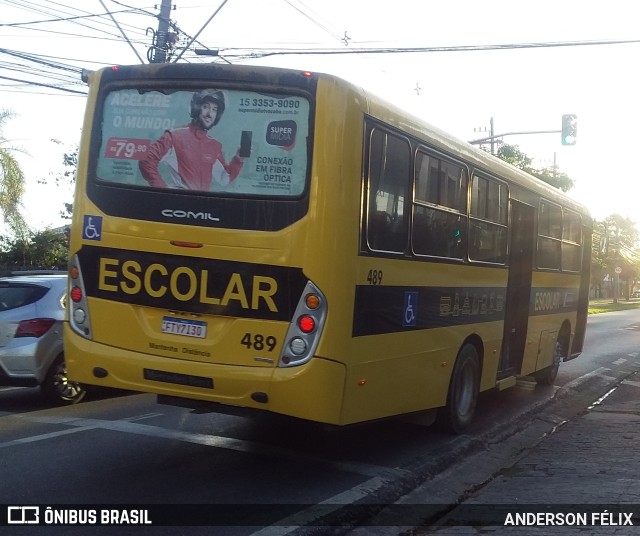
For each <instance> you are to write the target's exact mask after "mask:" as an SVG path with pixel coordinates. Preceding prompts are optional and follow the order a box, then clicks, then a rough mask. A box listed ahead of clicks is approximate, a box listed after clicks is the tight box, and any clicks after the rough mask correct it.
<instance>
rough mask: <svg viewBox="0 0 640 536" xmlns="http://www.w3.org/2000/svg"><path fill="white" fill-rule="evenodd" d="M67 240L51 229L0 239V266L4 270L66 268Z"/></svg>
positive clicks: (64, 234)
mask: <svg viewBox="0 0 640 536" xmlns="http://www.w3.org/2000/svg"><path fill="white" fill-rule="evenodd" d="M68 247H69V238H68V236H67V234H66V233H60V232H58V231H54V230H52V229H45V230H44V231H29V233H28V236H27V237H26V238H25V237H20V238H8V237H0V266H2V268H3V269H6V270H35V269H59V270H64V269H66V267H67V259H68Z"/></svg>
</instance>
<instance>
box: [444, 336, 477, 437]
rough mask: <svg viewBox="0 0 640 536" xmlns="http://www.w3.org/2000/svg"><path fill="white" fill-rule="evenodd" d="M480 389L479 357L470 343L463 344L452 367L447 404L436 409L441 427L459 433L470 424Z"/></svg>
mask: <svg viewBox="0 0 640 536" xmlns="http://www.w3.org/2000/svg"><path fill="white" fill-rule="evenodd" d="M479 390H480V358H479V357H478V351H477V350H476V348H475V346H473V345H472V344H465V345H464V346H463V347H462V349H461V350H460V353H459V354H458V357H457V359H456V364H455V366H454V368H453V374H452V376H451V383H450V385H449V393H448V395H447V405H446V406H445V407H444V408H441V409H440V410H438V421H439V424H440V426H441V428H444V429H445V430H446V431H448V432H453V433H455V434H461V433H462V432H464V430H465V429H466V428H467V426H469V424H471V421H472V419H473V415H474V413H475V410H476V404H477V401H478V392H479Z"/></svg>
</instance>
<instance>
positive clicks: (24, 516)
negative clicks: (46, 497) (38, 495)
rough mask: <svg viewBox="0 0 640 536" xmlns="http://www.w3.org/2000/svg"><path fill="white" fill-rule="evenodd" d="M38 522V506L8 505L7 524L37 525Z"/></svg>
mask: <svg viewBox="0 0 640 536" xmlns="http://www.w3.org/2000/svg"><path fill="white" fill-rule="evenodd" d="M39 523H40V507H39V506H8V507H7V524H9V525H38V524H39Z"/></svg>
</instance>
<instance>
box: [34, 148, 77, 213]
mask: <svg viewBox="0 0 640 536" xmlns="http://www.w3.org/2000/svg"><path fill="white" fill-rule="evenodd" d="M51 141H52V142H53V143H55V144H57V145H62V142H61V141H60V140H57V139H52V140H51ZM62 165H63V166H64V168H65V169H64V171H63V172H62V173H59V174H58V175H54V174H53V173H51V176H53V181H54V182H55V184H56V186H63V185H73V184H74V183H75V180H76V170H77V168H78V146H77V145H76V146H75V147H74V148H72V149H69V150H68V152H65V153H63V155H62ZM47 182H48V180H47V179H42V180H40V183H41V184H47ZM72 212H73V203H64V208H63V209H62V210H61V211H60V217H61V218H64V219H66V220H70V219H71V214H72Z"/></svg>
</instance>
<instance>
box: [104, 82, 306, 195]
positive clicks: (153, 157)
mask: <svg viewBox="0 0 640 536" xmlns="http://www.w3.org/2000/svg"><path fill="white" fill-rule="evenodd" d="M308 135H309V102H308V101H307V100H306V99H305V98H303V97H299V96H292V95H279V94H263V93H256V92H252V91H237V90H227V89H223V90H222V89H216V88H203V89H201V90H198V91H171V92H162V91H140V90H137V89H122V90H116V91H112V92H111V93H109V95H107V98H106V100H105V103H104V110H103V121H102V144H101V147H100V153H99V157H98V165H97V178H98V180H100V181H104V182H110V183H118V184H122V185H132V186H138V187H149V188H171V189H183V190H193V191H197V192H218V193H233V194H245V195H258V196H296V195H300V194H302V192H303V191H304V187H305V179H306V172H307V137H308Z"/></svg>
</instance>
